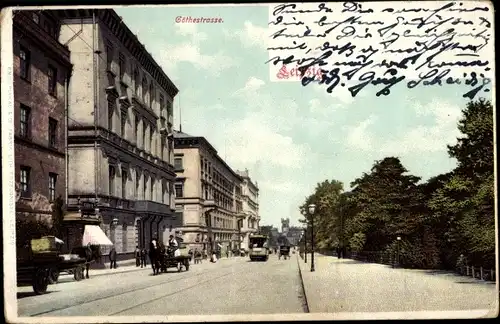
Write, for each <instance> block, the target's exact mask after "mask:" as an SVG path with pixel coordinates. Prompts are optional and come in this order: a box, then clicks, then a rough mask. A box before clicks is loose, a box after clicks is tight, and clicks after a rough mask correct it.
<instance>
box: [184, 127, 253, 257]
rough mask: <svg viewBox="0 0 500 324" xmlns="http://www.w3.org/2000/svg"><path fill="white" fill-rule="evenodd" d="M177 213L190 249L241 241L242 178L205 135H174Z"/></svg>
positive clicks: (232, 243)
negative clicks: (239, 226) (239, 227)
mask: <svg viewBox="0 0 500 324" xmlns="http://www.w3.org/2000/svg"><path fill="white" fill-rule="evenodd" d="M174 139H175V157H174V165H175V171H176V174H177V178H176V183H175V196H176V214H177V215H178V216H177V217H178V218H179V219H182V225H181V227H180V229H181V230H182V232H183V233H184V243H186V244H187V245H188V246H189V248H192V249H195V248H198V249H207V250H208V251H210V249H211V248H217V247H219V248H221V249H223V251H224V252H225V250H226V249H227V248H228V247H230V248H231V249H237V247H238V244H239V242H240V237H239V235H238V234H239V230H238V223H241V220H242V217H243V214H242V211H243V204H242V192H241V183H242V178H241V177H240V176H239V175H238V174H237V173H236V172H235V171H233V170H232V169H231V167H230V166H229V165H227V164H226V162H225V161H224V160H223V159H222V158H221V157H220V156H219V155H218V154H217V151H216V149H215V148H214V147H213V146H212V145H211V144H210V143H209V142H208V141H207V140H206V139H205V138H204V137H201V136H191V135H189V134H186V133H183V132H180V131H179V132H178V131H175V132H174Z"/></svg>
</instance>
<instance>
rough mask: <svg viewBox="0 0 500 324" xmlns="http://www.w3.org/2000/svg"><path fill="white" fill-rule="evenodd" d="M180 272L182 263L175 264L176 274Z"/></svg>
mask: <svg viewBox="0 0 500 324" xmlns="http://www.w3.org/2000/svg"><path fill="white" fill-rule="evenodd" d="M181 271H182V263H180V262H177V272H181Z"/></svg>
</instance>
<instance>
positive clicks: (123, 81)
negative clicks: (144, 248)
mask: <svg viewBox="0 0 500 324" xmlns="http://www.w3.org/2000/svg"><path fill="white" fill-rule="evenodd" d="M64 23H65V25H63V27H62V33H61V37H60V40H61V41H63V42H65V41H68V40H70V39H72V40H71V42H70V43H69V44H68V46H69V48H70V50H71V51H72V52H76V53H77V54H76V55H75V56H74V57H72V63H73V64H74V66H75V73H77V74H78V77H77V78H76V79H75V80H74V82H72V83H71V94H74V96H73V97H72V98H71V99H70V109H69V115H70V117H71V123H70V138H71V139H72V140H71V141H70V145H69V152H70V154H69V155H70V184H69V193H70V196H76V195H89V196H91V197H93V196H94V195H95V194H96V193H97V194H98V196H99V201H100V207H99V209H100V214H101V217H102V224H101V226H102V227H103V229H104V230H105V232H106V233H107V235H108V236H109V237H110V238H111V240H112V241H114V242H115V245H116V249H117V252H118V253H119V255H121V257H124V255H128V256H130V257H131V256H132V255H133V251H134V249H135V246H136V245H142V241H144V242H145V244H146V245H147V242H148V241H149V240H151V238H152V236H158V237H160V238H163V239H165V236H166V237H167V240H168V235H169V234H168V233H170V229H169V228H170V224H169V222H171V221H172V220H171V219H169V217H171V216H172V212H171V210H173V209H174V208H175V199H174V197H173V190H172V189H173V182H174V180H175V177H174V175H173V174H172V171H173V170H172V167H171V166H169V164H170V165H171V164H172V163H173V145H171V144H169V141H168V140H167V138H165V140H164V141H163V144H164V145H163V146H162V141H161V135H160V130H161V129H162V128H165V132H164V136H165V137H166V135H167V134H168V132H170V131H171V129H170V125H169V124H168V122H169V121H170V122H171V121H172V119H173V117H172V114H173V111H172V109H170V108H169V107H171V106H173V98H171V97H170V96H169V95H168V94H167V93H166V90H165V89H162V88H161V87H160V86H159V84H158V82H156V80H154V78H152V76H151V75H150V74H149V73H148V72H146V71H145V69H144V67H143V66H142V65H141V64H139V62H138V61H137V60H136V59H135V58H134V56H133V55H132V54H131V53H130V52H128V50H127V49H126V48H125V45H124V44H122V43H121V41H120V40H118V39H117V38H116V37H115V36H114V35H113V33H112V32H111V31H110V30H109V29H108V28H107V27H106V25H105V23H104V22H103V21H99V23H98V25H97V26H96V29H95V36H96V37H95V39H93V35H94V30H93V25H92V19H91V18H85V19H70V20H65V21H64ZM75 33H79V34H78V35H77V36H76V37H75ZM130 37H133V36H132V35H130ZM108 42H111V43H112V44H113V51H112V52H110V51H108V47H107V46H106V45H107V44H108ZM92 44H95V48H92ZM94 50H96V51H98V54H94V53H93V51H94ZM120 54H122V56H123V57H124V58H125V65H124V69H123V71H124V74H123V78H122V77H121V74H120V71H119V70H120V69H119V68H120V64H119V62H120V59H119V58H120ZM108 56H109V57H112V62H111V71H112V72H114V74H115V75H112V74H111V73H108V66H107V62H108ZM94 59H95V62H94ZM136 68H137V70H138V71H139V74H140V77H139V80H140V82H139V83H137V85H138V89H136V80H135V79H134V78H133V71H134V70H135V69H136ZM94 76H96V77H95V80H94ZM143 76H145V77H146V79H147V84H148V87H147V88H145V89H142V77H143ZM95 81H96V82H95ZM94 84H95V86H96V89H95V91H96V94H97V98H96V101H95V103H96V105H95V108H96V109H95V110H96V113H95V114H94V88H93V86H94ZM150 84H152V85H153V92H152V93H150V92H149V89H150V88H149V85H150ZM110 87H114V88H115V90H114V92H113V91H110ZM145 90H147V94H148V95H147V96H146V100H145V101H143V100H142V93H143V92H144V91H145ZM150 96H151V97H152V98H153V99H154V100H153V102H152V104H151V103H150V100H149V97H150ZM160 96H162V98H163V99H164V100H163V105H160ZM134 97H138V99H137V100H138V101H139V102H140V105H138V104H136V103H135V102H134V101H133V99H134ZM124 98H125V99H126V100H121V99H124ZM108 101H110V102H112V103H113V105H108ZM139 106H140V107H139ZM160 106H161V107H160ZM142 107H144V109H145V110H144V109H143V108H142ZM111 108H114V110H113V112H112V124H110V125H109V124H108V113H109V112H110V111H108V109H111ZM161 108H163V109H161ZM148 111H150V112H148ZM122 116H123V117H125V127H124V131H123V132H122V127H121V126H122V125H121V121H122ZM161 116H163V117H164V119H162V118H161ZM94 117H96V118H95V119H96V122H97V123H96V124H95V123H94ZM136 119H137V120H138V121H139V125H138V129H137V131H136V127H135V125H136ZM94 125H97V126H98V127H97V131H98V132H99V134H100V136H101V138H104V140H102V141H101V142H100V143H99V144H98V147H97V150H95V149H94V144H93V142H94V138H95V133H94V127H93V126H94ZM83 126H87V129H83V130H82V129H81V128H82V127H83ZM88 126H92V127H88ZM110 126H111V127H110ZM79 128H80V129H79ZM144 129H145V130H146V136H145V141H143V140H142V138H143V130H144ZM151 131H152V132H153V134H152V137H151ZM77 136H79V138H80V139H78V141H80V140H81V141H84V142H86V143H87V144H79V143H77V142H76V141H77ZM165 162H166V163H165ZM110 166H113V167H114V169H115V176H114V181H113V188H112V189H113V190H111V188H110V175H109V169H110ZM166 170H168V171H166ZM122 171H126V173H125V174H124V175H123V177H126V178H122ZM96 173H97V183H95V181H94V175H95V174H96ZM124 179H125V184H124V185H125V186H126V187H125V188H122V187H123V181H122V180H124ZM162 184H163V186H162ZM122 189H124V190H122ZM123 191H124V192H123ZM144 201H147V202H144ZM138 203H142V206H143V207H144V208H142V207H141V208H142V209H141V208H139V209H137V204H138ZM145 208H146V209H145ZM136 209H137V211H136ZM154 216H162V217H164V219H163V220H162V221H161V222H160V223H159V224H158V223H157V221H158V220H159V218H158V217H157V218H154ZM141 218H142V219H143V220H144V221H141V222H139V219H141ZM113 219H117V221H118V223H117V224H116V225H113ZM164 227H165V228H166V230H165V229H164ZM166 231H167V232H166ZM166 233H167V234H166Z"/></svg>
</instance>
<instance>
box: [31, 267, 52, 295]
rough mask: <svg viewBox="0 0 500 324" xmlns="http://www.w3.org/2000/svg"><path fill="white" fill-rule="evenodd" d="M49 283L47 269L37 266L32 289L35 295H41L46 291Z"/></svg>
mask: <svg viewBox="0 0 500 324" xmlns="http://www.w3.org/2000/svg"><path fill="white" fill-rule="evenodd" d="M48 285H49V270H48V269H44V268H38V269H36V271H35V274H34V278H33V291H34V292H35V294H37V295H41V294H44V293H46V292H47V287H48Z"/></svg>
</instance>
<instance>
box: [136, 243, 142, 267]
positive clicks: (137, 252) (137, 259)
mask: <svg viewBox="0 0 500 324" xmlns="http://www.w3.org/2000/svg"><path fill="white" fill-rule="evenodd" d="M140 265H141V249H139V246H138V245H137V246H136V247H135V266H136V267H139V266H140Z"/></svg>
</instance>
